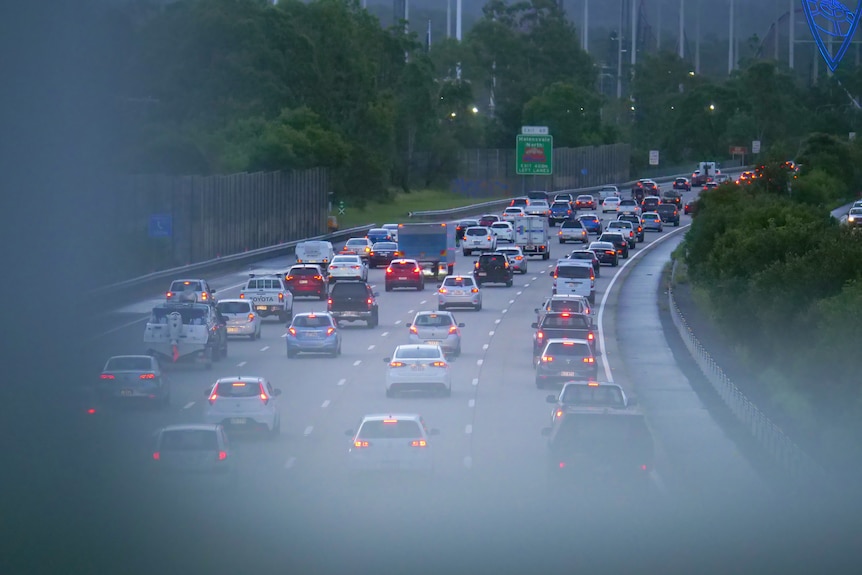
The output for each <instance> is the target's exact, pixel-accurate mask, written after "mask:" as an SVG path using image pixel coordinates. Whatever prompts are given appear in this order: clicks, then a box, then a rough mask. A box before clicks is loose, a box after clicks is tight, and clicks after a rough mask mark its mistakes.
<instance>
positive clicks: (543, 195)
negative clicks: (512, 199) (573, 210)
mask: <svg viewBox="0 0 862 575" xmlns="http://www.w3.org/2000/svg"><path fill="white" fill-rule="evenodd" d="M527 198H529V200H530V201H531V202H532V201H533V200H543V201H545V202H547V201H548V199H549V198H550V194H549V193H548V192H546V191H544V190H530V191H529V192H527Z"/></svg>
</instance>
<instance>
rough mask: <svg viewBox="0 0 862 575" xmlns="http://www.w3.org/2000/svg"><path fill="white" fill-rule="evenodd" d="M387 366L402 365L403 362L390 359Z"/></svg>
mask: <svg viewBox="0 0 862 575" xmlns="http://www.w3.org/2000/svg"><path fill="white" fill-rule="evenodd" d="M389 367H404V363H403V362H400V361H390V362H389ZM384 423H385V422H384Z"/></svg>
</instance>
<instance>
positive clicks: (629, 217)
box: [617, 214, 644, 242]
mask: <svg viewBox="0 0 862 575" xmlns="http://www.w3.org/2000/svg"><path fill="white" fill-rule="evenodd" d="M617 219H618V220H620V221H623V222H631V224H632V227H633V228H634V230H635V237H637V240H638V242H643V241H644V228H643V226H642V225H641V219H640V218H639V217H638V216H637V215H636V214H620V215H619V216H617Z"/></svg>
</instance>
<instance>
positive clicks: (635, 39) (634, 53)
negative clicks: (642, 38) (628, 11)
mask: <svg viewBox="0 0 862 575" xmlns="http://www.w3.org/2000/svg"><path fill="white" fill-rule="evenodd" d="M631 2H632V58H631V61H632V72H634V67H635V64H637V62H638V60H637V53H638V49H637V47H638V0H631Z"/></svg>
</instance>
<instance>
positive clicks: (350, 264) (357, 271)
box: [329, 254, 368, 282]
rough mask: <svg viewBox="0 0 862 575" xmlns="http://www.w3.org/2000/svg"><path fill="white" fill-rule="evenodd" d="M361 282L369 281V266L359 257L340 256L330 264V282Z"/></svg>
mask: <svg viewBox="0 0 862 575" xmlns="http://www.w3.org/2000/svg"><path fill="white" fill-rule="evenodd" d="M338 280H360V281H368V266H367V265H365V260H363V259H362V257H360V256H357V255H342V254H339V255H337V256H335V257H334V258H332V263H331V264H329V281H330V282H336V281H338Z"/></svg>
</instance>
